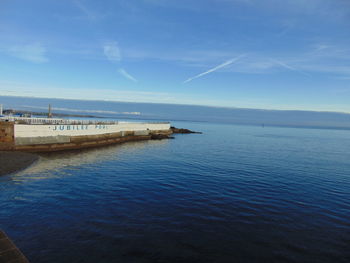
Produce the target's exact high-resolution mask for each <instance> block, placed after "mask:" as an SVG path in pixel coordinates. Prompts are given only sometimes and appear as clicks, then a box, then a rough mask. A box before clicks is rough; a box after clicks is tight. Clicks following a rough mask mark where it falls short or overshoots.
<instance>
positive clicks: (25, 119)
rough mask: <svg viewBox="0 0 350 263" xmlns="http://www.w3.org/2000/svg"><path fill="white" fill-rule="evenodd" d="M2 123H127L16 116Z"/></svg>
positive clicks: (3, 118) (5, 118) (6, 117)
mask: <svg viewBox="0 0 350 263" xmlns="http://www.w3.org/2000/svg"><path fill="white" fill-rule="evenodd" d="M0 121H10V122H16V123H18V124H36V125H40V124H61V125H74V124H77V125H80V124H84V125H88V124H109V125H111V124H118V123H125V122H119V121H101V120H70V119H55V118H32V117H14V116H3V117H0ZM137 123H148V124H167V123H169V122H137Z"/></svg>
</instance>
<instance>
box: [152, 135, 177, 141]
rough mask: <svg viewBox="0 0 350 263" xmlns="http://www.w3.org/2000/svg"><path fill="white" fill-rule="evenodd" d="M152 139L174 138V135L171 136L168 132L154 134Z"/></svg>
mask: <svg viewBox="0 0 350 263" xmlns="http://www.w3.org/2000/svg"><path fill="white" fill-rule="evenodd" d="M151 139H152V140H163V139H174V137H172V136H169V135H167V134H152V135H151Z"/></svg>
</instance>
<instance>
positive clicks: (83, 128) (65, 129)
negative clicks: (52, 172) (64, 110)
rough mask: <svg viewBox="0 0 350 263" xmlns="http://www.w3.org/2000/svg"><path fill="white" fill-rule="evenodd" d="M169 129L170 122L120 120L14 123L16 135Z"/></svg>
mask: <svg viewBox="0 0 350 263" xmlns="http://www.w3.org/2000/svg"><path fill="white" fill-rule="evenodd" d="M147 129H149V130H151V131H155V130H169V129H170V123H136V122H135V123H133V122H120V123H118V124H113V125H103V124H102V125H95V124H94V125H51V124H50V125H27V124H15V127H14V133H15V138H16V137H46V136H57V135H66V136H81V135H95V134H106V133H114V132H121V131H142V130H147Z"/></svg>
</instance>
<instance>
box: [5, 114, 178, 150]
mask: <svg viewBox="0 0 350 263" xmlns="http://www.w3.org/2000/svg"><path fill="white" fill-rule="evenodd" d="M30 121H31V122H32V121H33V119H31V120H30ZM49 121H50V122H51V123H50V122H49ZM48 122H49V123H37V124H33V123H31V124H26V123H25V122H24V123H23V121H22V122H21V121H20V120H16V121H2V122H0V150H5V151H28V152H47V151H61V150H71V149H81V148H91V147H97V146H103V145H108V144H115V143H122V142H127V141H139V140H148V139H152V138H155V137H159V136H160V135H163V136H162V138H166V137H167V136H168V135H170V134H171V133H172V130H171V129H170V124H169V123H166V122H159V123H132V122H115V123H104V122H100V123H97V122H96V123H91V122H84V121H80V122H77V121H71V122H59V123H55V122H52V120H50V119H49V120H48Z"/></svg>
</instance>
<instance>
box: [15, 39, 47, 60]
mask: <svg viewBox="0 0 350 263" xmlns="http://www.w3.org/2000/svg"><path fill="white" fill-rule="evenodd" d="M9 53H10V54H11V55H12V56H14V57H17V58H19V59H22V60H26V61H30V62H33V63H45V62H48V61H49V59H48V58H47V57H46V48H45V47H44V46H42V45H41V44H40V43H34V44H28V45H22V46H13V47H11V48H10V49H9Z"/></svg>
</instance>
